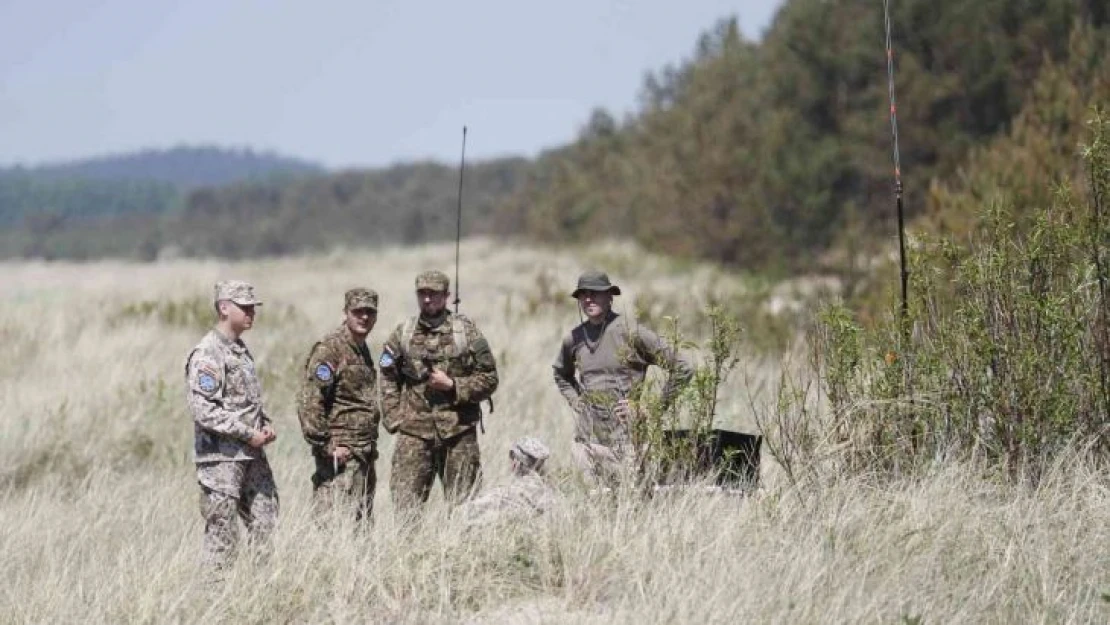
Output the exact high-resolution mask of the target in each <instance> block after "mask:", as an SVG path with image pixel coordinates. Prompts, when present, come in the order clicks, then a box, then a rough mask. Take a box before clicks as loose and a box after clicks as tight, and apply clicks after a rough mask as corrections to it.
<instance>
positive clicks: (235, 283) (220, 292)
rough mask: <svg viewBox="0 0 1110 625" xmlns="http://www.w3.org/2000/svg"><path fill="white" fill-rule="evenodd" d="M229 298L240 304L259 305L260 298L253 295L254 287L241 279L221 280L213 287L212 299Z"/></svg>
mask: <svg viewBox="0 0 1110 625" xmlns="http://www.w3.org/2000/svg"><path fill="white" fill-rule="evenodd" d="M224 300H229V301H232V302H235V303H236V304H239V305H240V306H261V305H262V300H260V299H258V298H257V297H255V295H254V287H253V286H251V285H250V284H247V283H246V282H243V281H242V280H221V281H220V282H217V283H216V287H215V288H214V289H213V295H212V301H213V302H221V301H224Z"/></svg>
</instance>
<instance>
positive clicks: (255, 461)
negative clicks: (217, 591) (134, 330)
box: [185, 280, 278, 568]
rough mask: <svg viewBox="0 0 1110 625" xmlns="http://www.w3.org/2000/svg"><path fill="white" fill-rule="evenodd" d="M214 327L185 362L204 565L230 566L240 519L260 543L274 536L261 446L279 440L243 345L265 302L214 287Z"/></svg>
mask: <svg viewBox="0 0 1110 625" xmlns="http://www.w3.org/2000/svg"><path fill="white" fill-rule="evenodd" d="M213 304H214V306H215V308H216V314H217V316H218V320H217V322H216V326H215V327H214V328H213V329H212V330H211V331H209V332H208V334H206V335H205V336H204V338H203V339H201V341H200V343H198V344H197V346H196V347H195V348H193V350H192V351H191V352H190V353H189V356H188V358H187V359H186V361H185V382H186V398H187V402H188V405H189V411H190V412H191V413H192V416H193V432H194V445H193V452H194V460H195V461H196V465H197V481H198V482H199V483H200V489H201V515H202V516H203V518H204V560H205V561H206V562H207V563H208V564H211V565H213V566H215V567H217V568H218V567H222V566H223V565H225V564H227V562H228V561H229V559H230V558H231V556H232V555H233V554H234V551H235V548H236V545H237V543H238V536H239V529H238V524H237V521H236V516H239V517H241V518H242V520H243V522H244V523H245V524H246V526H247V530H248V531H249V532H250V533H251V535H252V537H253V538H254V540H255V542H263V541H265V539H266V538H268V537H269V535H270V533H271V532H272V530H273V528H274V525H275V523H276V521H277V515H278V494H277V486H276V485H275V484H274V476H273V473H272V472H271V470H270V464H269V461H268V460H267V459H266V452H265V451H263V447H265V446H266V445H269V444H270V443H272V442H273V441H274V439H275V438H277V435H276V434H275V433H274V429H273V425H272V422H271V420H270V416H269V415H268V414H266V410H265V408H264V406H263V403H262V386H261V384H260V383H259V381H258V374H257V371H256V370H255V363H254V357H253V356H251V353H250V350H248V349H247V346H246V344H245V343H243V341H242V339H241V338H240V337H241V336H242V334H243V333H244V332H246V331H247V330H249V329H251V327H253V325H254V318H255V308H256V307H257V306H261V305H262V302H261V301H259V299H258V298H257V297H256V296H255V294H254V287H252V286H251V285H250V284H247V283H246V282H242V281H238V280H229V281H223V282H218V283H216V286H215V289H214V293H213Z"/></svg>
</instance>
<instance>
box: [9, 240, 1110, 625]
mask: <svg viewBox="0 0 1110 625" xmlns="http://www.w3.org/2000/svg"><path fill="white" fill-rule="evenodd" d="M462 252H463V259H464V267H463V272H462V275H461V278H462V300H463V303H462V307H463V311H464V312H465V313H466V314H468V315H469V316H470V317H471V318H473V319H474V320H475V321H476V322H477V323H478V325H479V327H480V328H481V329H482V330H483V332H484V333H485V334H486V336H487V337H488V338H489V341H490V343H491V345H492V346H493V349H494V353H495V355H496V357H497V359H498V364H499V369H500V373H501V385H500V389H499V390H498V392H497V394H496V396H495V399H496V410H495V412H494V413H493V414H490V415H487V417H486V425H487V433H486V434H485V435H484V436H482V437H481V438H480V444H481V446H482V449H483V455H484V459H485V468H486V475H487V484H490V485H493V484H496V483H498V482H499V481H501V480H504V479H506V477H507V473H508V459H507V453H506V452H507V450H508V448H509V445H510V443H511V441H512V440H513V439H515V438H516V437H518V436H521V435H524V434H532V435H536V436H539V437H540V438H542V439H543V440H545V441H547V442H548V443H549V444H550V445H551V447H552V448H553V450H554V453H555V456H554V458H553V460H552V463H553V465H554V469H555V472H556V473H557V474H560V475H562V474H566V473H568V472H569V465H570V460H569V448H570V436H571V431H572V427H571V425H572V424H571V417H570V413H569V411H568V409H567V408H566V407H565V406H564V404H563V402H562V399H561V398H560V397H559V395H558V393H557V391H556V389H555V386H554V384H553V383H552V380H551V373H550V364H551V361H552V359H553V358H554V356H555V351H556V350H557V348H558V344H559V340H560V337H561V336H562V334H563V333H564V332H565V331H566V330H567V329H568V328H570V327H571V326H572V325H573V324H575V323H577V321H578V316H577V311H576V308H575V305H574V302H573V300H571V299H570V297H569V296H568V295H567V293H568V292H569V291H570V290H571V288H572V287H573V283H574V281H575V279H576V277H577V274H578V273H579V271H580V270H581V269H583V268H586V267H591V266H600V267H601V268H603V269H607V270H608V271H609V272H610V274H611V276H612V277H613V279H614V281H616V282H618V283H619V284H621V286H622V287H623V288H624V290H625V295H624V296H622V297H621V298H619V299H618V306H620V307H622V309H623V310H624V311H626V312H632V311H633V310H636V309H639V310H640V311H641V312H642V314H643V315H644V316H645V317H646V318H649V319H652V320H655V321H656V322H658V323H661V322H662V319H663V315H667V314H677V315H679V319H680V320H679V324H680V326H681V327H683V328H685V329H687V330H688V331H689V332H691V333H692V334H693V335H696V334H697V323H696V319H697V313H698V311H699V310H701V308H702V307H703V306H704V305H706V304H707V303H709V302H711V301H732V302H736V301H743V300H744V297H745V293H747V292H749V291H752V292H754V290H755V289H763V287H760V286H758V285H753V284H754V283H753V282H752V281H751V280H750V279H746V278H745V279H742V278H739V277H735V276H730V275H728V274H727V273H724V272H722V271H720V270H718V269H715V268H712V267H709V266H698V265H685V264H676V263H674V262H671V261H668V260H666V259H662V258H658V257H654V256H651V255H647V254H644V253H642V252H640V251H639V250H636V249H635V248H632V247H629V246H626V245H621V244H606V245H603V246H598V247H596V248H589V249H579V250H572V251H554V250H545V249H540V248H534V247H533V248H518V247H513V248H503V247H501V246H499V245H497V244H495V243H493V242H490V241H472V242H468V243H467V244H466V245H464V247H463V251H462ZM453 256H454V248H453V247H451V246H432V247H425V248H417V249H387V250H381V251H380V252H378V253H371V252H366V251H359V252H355V253H349V254H345V253H333V254H329V255H319V256H309V257H300V258H288V259H281V260H268V261H252V262H243V263H226V262H216V261H195V260H180V261H172V262H164V263H160V264H155V265H130V264H122V263H107V262H103V263H95V264H87V265H62V264H7V265H4V266H3V267H2V273H0V276H2V277H0V341H2V344H3V345H4V348H5V350H4V351H5V357H4V358H2V359H0V527H3V531H2V532H0V573H2V576H3V580H4V584H3V585H2V587H0V622H42V623H56V622H82V623H85V622H206V623H223V622H227V623H232V622H234V623H273V622H278V623H285V622H292V623H302V622H312V623H317V622H383V623H426V622H435V623H453V622H474V623H643V622H648V623H677V622H689V623H718V622H720V623H725V622H788V623H796V622H803V623H829V622H833V623H856V622H863V623H1011V622H1038V623H1040V622H1044V623H1073V622H1108V621H1110V477H1108V476H1107V475H1106V474H1105V473H1104V472H1103V473H1099V472H1097V471H1094V470H1092V469H1090V468H1088V467H1085V466H1084V465H1082V464H1079V463H1062V464H1061V465H1060V466H1059V467H1058V468H1057V469H1056V470H1055V471H1054V472H1053V473H1052V474H1051V475H1050V476H1049V477H1048V478H1047V479H1046V480H1044V481H1043V482H1042V483H1041V484H1039V485H1038V486H1037V487H1036V488H1032V487H1023V486H1014V485H1007V484H1003V483H1000V482H997V481H994V480H992V479H988V478H985V477H982V476H981V475H980V474H979V473H978V472H977V471H976V470H975V469H974V468H972V467H968V466H959V465H956V466H944V467H938V468H937V470H936V471H935V472H934V473H933V474H931V475H929V476H927V477H923V478H919V479H915V480H912V481H910V480H907V481H902V482H893V483H891V482H879V481H876V480H869V479H864V478H859V477H849V476H838V475H835V474H831V475H825V476H824V478H823V479H822V480H819V481H818V482H814V484H812V485H809V486H806V487H805V488H803V489H791V488H790V487H789V485H788V484H786V483H785V482H784V481H782V480H780V479H778V476H777V474H776V472H775V470H774V467H773V466H770V465H771V463H769V462H765V466H766V468H765V471H764V473H765V480H764V489H763V491H762V492H761V493H760V494H759V495H758V496H756V497H753V498H750V499H740V498H734V497H728V496H720V495H704V494H696V493H686V494H669V495H667V496H664V497H659V498H655V499H652V500H649V501H643V500H639V499H636V498H633V497H631V496H624V495H622V496H617V497H607V498H598V497H596V496H592V497H591V496H590V495H588V494H587V493H585V492H584V491H583V489H581V488H579V487H577V486H576V485H575V484H574V482H573V481H567V482H565V484H564V497H565V501H564V505H563V506H562V507H561V508H560V509H559V510H558V511H556V512H555V513H553V514H552V515H550V516H548V517H544V518H540V519H537V520H535V521H532V522H513V523H507V524H504V525H501V526H496V527H494V528H490V529H486V530H483V531H479V532H475V531H469V530H465V529H464V528H461V527H458V526H455V525H453V524H451V523H448V522H445V520H444V519H445V516H444V512H445V511H444V509H443V507H442V505H441V502H440V501H439V499H438V494H437V496H436V497H434V498H433V501H432V503H431V505H430V506H429V508H428V510H427V514H426V517H425V518H426V521H425V522H424V523H422V524H419V525H416V526H404V527H402V526H399V525H398V524H397V523H395V522H394V519H393V518H392V510H391V506H390V504H389V497H388V479H389V462H388V458H389V454H390V452H391V447H392V443H391V440H390V437H389V436H388V435H385V434H384V433H383V439H382V440H383V445H382V459H381V460H379V461H378V465H377V466H378V472H379V488H378V493H377V498H376V505H377V508H376V522H375V524H374V525H373V526H372V527H371V528H370V529H369V531H355V528H354V527H352V526H351V524H350V523H349V522H346V521H344V520H341V519H334V520H333V523H332V524H331V526H330V529H328V530H323V529H321V528H320V527H319V526H318V525H317V524H316V523H314V522H313V520H312V519H311V518H310V517H309V506H308V504H309V496H310V485H309V475H310V474H311V466H310V465H311V460H310V457H309V455H308V449H307V446H306V444H305V443H304V442H303V441H302V439H301V438H300V433H299V430H298V427H297V420H296V415H295V413H294V409H293V398H294V395H295V393H296V390H297V380H298V378H299V375H300V367H301V366H302V364H303V359H304V358H305V356H306V351H307V349H308V348H309V346H310V345H311V344H312V342H313V341H314V340H315V339H316V338H317V337H318V336H319V335H321V334H322V333H324V332H325V331H327V330H329V329H331V328H333V327H334V326H335V325H337V324H338V322H339V320H340V318H341V310H340V309H341V307H342V294H343V292H344V290H345V289H347V288H350V287H353V286H370V287H372V288H375V289H377V290H378V291H379V292H380V293H381V297H382V304H381V311H380V314H379V322H378V326H377V328H375V330H374V331H373V333H372V334H371V344H372V348H373V349H374V351H375V353H376V352H377V348H378V347H379V346H380V344H381V342H382V341H383V340H384V338H385V337H386V335H387V334H388V332H389V331H390V330H391V329H392V328H393V327H394V326H395V325H396V324H397V323H399V322H401V320H402V319H403V318H404V317H405V316H406V315H409V314H412V313H413V312H414V311H415V298H414V296H413V293H412V291H413V287H412V279H413V277H414V276H415V274H416V273H418V272H419V271H421V270H424V269H427V268H440V269H443V270H445V271H448V273H452V275H453V272H452V267H451V263H452V260H453ZM222 278H240V279H245V280H248V281H251V282H253V283H254V284H255V286H256V287H257V289H258V292H259V294H260V296H261V297H262V298H263V299H264V300H265V301H266V304H265V305H264V307H263V308H262V309H261V313H260V314H259V317H258V319H257V321H256V325H255V328H254V329H253V330H252V331H250V332H249V333H248V334H246V335H245V337H244V339H245V341H246V342H247V344H248V345H249V346H250V347H251V349H252V351H253V352H254V354H255V357H256V358H257V360H258V362H259V369H260V371H261V374H262V380H263V386H264V392H265V396H266V401H267V405H268V408H269V412H270V413H271V414H272V415H273V416H274V418H275V426H276V429H277V430H278V436H279V439H278V441H277V442H276V443H275V444H274V445H273V446H271V447H270V448H269V452H268V453H269V455H270V461H271V464H272V466H273V468H274V470H275V474H276V478H277V482H278V487H279V491H280V495H281V501H282V516H281V521H280V526H279V530H278V533H277V535H276V536H275V540H274V548H273V553H272V556H271V558H270V559H269V561H268V564H267V565H265V566H262V565H260V564H259V563H258V562H255V561H253V560H252V559H250V558H242V559H240V560H239V562H238V563H237V564H236V565H235V567H234V568H233V569H232V570H231V571H230V573H229V578H228V580H227V583H226V585H225V586H223V587H220V588H212V587H210V586H207V585H205V584H204V583H202V576H201V569H200V567H199V562H198V554H199V547H200V537H201V524H200V515H199V512H198V506H197V503H198V502H197V498H198V489H197V486H196V483H195V477H194V473H193V466H192V463H191V455H190V454H191V445H192V425H191V421H190V418H189V417H188V415H187V414H186V412H185V405H184V391H183V364H184V358H185V356H186V354H187V352H188V350H189V348H190V347H191V346H192V345H194V344H195V343H196V342H197V341H198V340H199V338H200V337H201V335H202V334H203V333H204V332H205V330H206V328H207V327H208V326H209V325H210V324H211V322H212V319H211V316H210V311H211V304H210V302H209V297H210V293H211V286H212V283H213V282H214V281H216V280H218V279H222ZM754 297H755V296H754V295H753V298H754ZM752 310H754V307H751V308H745V307H742V306H738V314H749V313H751V311H752ZM758 338H759V337H757V336H752V337H751V339H752V341H753V344H754V342H755V341H756V340H757V339H758ZM774 363H775V358H773V357H768V356H767V355H766V354H764V353H756V352H755V351H754V350H753V351H752V352H751V353H749V354H747V355H746V357H745V360H744V362H743V364H742V366H741V371H738V372H737V375H734V376H733V378H730V380H729V381H728V383H727V384H726V388H725V389H724V393H723V401H722V404H721V410H720V415H719V420H718V423H717V425H719V426H721V427H727V428H732V429H740V430H750V429H752V428H753V427H754V424H753V423H752V417H751V414H750V401H754V402H756V403H761V402H766V401H768V398H767V397H766V396H764V395H760V396H756V397H751V396H750V395H751V393H750V390H749V389H752V388H762V389H764V390H766V389H769V388H770V387H771V386H772V383H773V382H774V381H775V380H776V379H777V377H778V373H779V372H778V369H777V366H776V365H775V364H774ZM745 378H747V379H748V383H744V381H743V380H744V379H745Z"/></svg>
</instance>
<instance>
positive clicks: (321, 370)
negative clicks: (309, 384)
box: [316, 362, 334, 382]
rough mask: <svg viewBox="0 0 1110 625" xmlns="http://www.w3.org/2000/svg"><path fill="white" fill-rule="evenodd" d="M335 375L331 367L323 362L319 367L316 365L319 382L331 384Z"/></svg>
mask: <svg viewBox="0 0 1110 625" xmlns="http://www.w3.org/2000/svg"><path fill="white" fill-rule="evenodd" d="M333 375H334V372H333V371H332V370H331V367H330V366H328V363H326V362H322V363H320V364H319V365H316V379H317V380H320V381H321V382H331V379H332V377H333Z"/></svg>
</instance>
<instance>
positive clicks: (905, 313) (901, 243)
mask: <svg viewBox="0 0 1110 625" xmlns="http://www.w3.org/2000/svg"><path fill="white" fill-rule="evenodd" d="M883 18H884V22H885V23H886V75H887V91H888V93H889V94H890V133H891V136H892V137H893V139H894V198H895V203H896V204H897V208H898V259H899V261H900V262H901V266H902V331H903V333H905V334H906V336H907V338H908V331H909V327H908V325H907V322H908V318H909V303H908V291H909V287H908V283H909V277H910V272H909V270H908V269H906V221H905V211H904V210H903V208H902V161H901V158H900V157H899V152H898V107H897V106H896V105H895V103H894V47H893V45H892V44H891V41H890V0H883Z"/></svg>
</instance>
